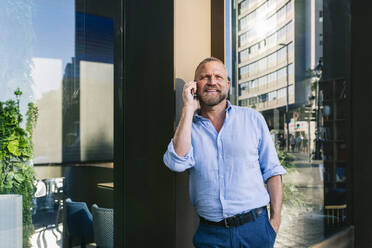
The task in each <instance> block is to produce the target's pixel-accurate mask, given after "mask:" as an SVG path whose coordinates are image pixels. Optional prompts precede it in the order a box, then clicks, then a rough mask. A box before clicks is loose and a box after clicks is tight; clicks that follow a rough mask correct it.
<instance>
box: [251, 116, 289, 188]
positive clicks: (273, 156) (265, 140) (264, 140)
mask: <svg viewBox="0 0 372 248" xmlns="http://www.w3.org/2000/svg"><path fill="white" fill-rule="evenodd" d="M257 119H258V123H257V124H258V129H259V132H260V140H259V145H258V156H259V162H260V167H261V173H262V177H263V180H264V182H265V183H266V181H267V179H269V178H270V177H272V176H276V175H282V174H285V173H286V171H285V169H284V168H283V166H281V164H280V161H279V158H278V154H277V152H276V149H275V145H274V142H273V140H272V138H271V135H270V132H269V129H268V127H267V124H266V121H265V119H264V117H263V116H262V115H261V114H258V118H257Z"/></svg>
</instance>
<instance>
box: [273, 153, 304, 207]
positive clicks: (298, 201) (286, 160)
mask: <svg viewBox="0 0 372 248" xmlns="http://www.w3.org/2000/svg"><path fill="white" fill-rule="evenodd" d="M277 153H278V157H279V161H280V164H281V165H282V166H283V167H284V168H285V169H286V170H287V174H292V173H298V171H297V170H296V168H295V164H294V163H293V161H294V158H293V157H292V156H291V155H290V154H289V153H288V152H287V151H280V150H279V149H277ZM283 204H284V205H287V206H296V207H302V206H304V195H303V194H302V193H301V192H300V191H299V190H298V189H297V187H296V185H295V184H293V183H289V182H285V183H283Z"/></svg>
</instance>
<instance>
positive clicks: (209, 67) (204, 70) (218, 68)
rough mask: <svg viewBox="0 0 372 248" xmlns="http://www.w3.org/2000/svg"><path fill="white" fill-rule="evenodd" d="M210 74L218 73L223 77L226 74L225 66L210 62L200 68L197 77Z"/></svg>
mask: <svg viewBox="0 0 372 248" xmlns="http://www.w3.org/2000/svg"><path fill="white" fill-rule="evenodd" d="M210 73H219V74H223V75H225V74H226V69H225V66H224V65H222V64H221V63H220V62H217V61H210V62H207V63H205V64H203V65H202V66H200V68H199V69H198V71H197V75H200V74H210Z"/></svg>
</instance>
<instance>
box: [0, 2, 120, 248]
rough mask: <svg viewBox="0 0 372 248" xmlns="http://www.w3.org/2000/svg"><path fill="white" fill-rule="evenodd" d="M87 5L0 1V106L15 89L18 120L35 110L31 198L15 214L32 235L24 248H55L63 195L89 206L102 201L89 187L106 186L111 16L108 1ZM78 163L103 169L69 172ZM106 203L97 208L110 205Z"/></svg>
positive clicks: (110, 120) (110, 157) (111, 79)
mask: <svg viewBox="0 0 372 248" xmlns="http://www.w3.org/2000/svg"><path fill="white" fill-rule="evenodd" d="M88 2H89V1H84V0H76V1H75V0H64V1H45V0H32V1H28V0H19V1H18V0H17V1H0V16H1V18H0V30H1V40H0V54H1V58H0V102H5V101H8V100H11V99H15V98H14V94H13V92H14V91H15V90H16V89H17V88H19V89H20V91H21V92H22V95H21V96H20V97H19V101H20V106H19V108H20V112H21V114H22V115H23V116H25V117H24V121H27V117H26V115H27V113H30V112H27V108H28V107H27V104H28V103H29V102H30V103H33V104H35V106H36V107H37V109H38V115H37V120H36V124H35V126H34V128H33V130H32V132H31V133H30V135H31V136H30V137H31V138H32V144H33V160H32V161H27V165H29V164H33V167H32V168H33V172H34V173H35V179H36V180H35V181H33V182H32V181H30V182H29V183H30V184H28V185H31V184H34V185H36V192H35V193H34V194H32V195H27V198H26V197H25V198H24V200H25V201H26V200H27V199H30V201H31V203H30V207H27V209H24V211H23V213H24V216H23V217H24V218H25V219H24V222H23V223H24V224H25V229H24V232H23V234H24V235H28V232H25V231H28V230H31V229H30V228H29V227H30V226H26V223H27V225H33V227H34V229H35V230H36V233H34V234H33V236H32V237H31V239H30V240H31V245H32V247H39V245H38V242H39V243H40V241H42V243H43V246H45V247H54V246H55V245H56V244H60V245H62V229H63V228H64V227H63V225H62V223H61V220H62V218H59V219H58V218H56V217H58V216H59V215H60V214H61V213H62V212H61V207H62V206H63V203H62V202H63V199H64V197H65V196H67V197H72V196H74V197H75V198H74V199H75V200H78V199H79V200H80V201H85V202H87V204H88V206H91V205H92V203H93V202H91V201H92V199H93V198H94V200H97V201H99V200H102V199H101V197H100V196H98V195H95V193H96V192H95V190H96V188H97V184H96V183H97V182H100V181H102V180H106V181H107V180H112V181H113V171H112V166H113V146H114V143H113V139H114V102H113V96H114V16H115V13H114V7H113V6H112V3H108V2H107V3H106V2H105V3H103V2H99V1H96V2H95V4H93V5H94V6H92V5H90V4H87V3H88ZM0 121H3V119H1V120H0ZM23 125H24V127H26V126H25V123H23ZM1 138H2V140H1V142H3V138H4V137H1ZM22 145H23V144H22ZM0 164H1V166H0V167H2V166H3V161H0ZM81 164H85V165H88V164H89V165H91V164H94V165H97V164H99V165H100V166H106V167H108V168H107V171H105V172H103V173H96V174H95V173H93V172H92V171H93V170H90V171H89V170H84V169H82V168H81V167H82V166H74V165H81ZM46 165H47V166H46ZM25 168H26V167H25ZM85 168H87V167H85ZM23 169H24V168H23V167H22V171H23ZM80 169H82V170H80ZM78 170H80V174H79V173H77V172H76V171H78ZM0 171H1V169H0ZM82 171H84V173H81V172H82ZM95 172H97V171H95ZM0 174H2V173H0ZM17 176H18V175H17ZM86 178H89V180H88V179H86ZM110 178H111V179H110ZM17 180H18V179H17ZM18 181H21V179H19V180H18ZM88 181H89V183H91V184H90V185H89V187H91V188H89V192H88V190H87V189H86V187H87V184H88ZM93 181H94V182H93ZM1 186H2V185H1ZM2 189H3V187H0V193H4V192H3V190H2ZM23 191H24V192H26V191H27V192H32V190H29V191H28V190H23ZM108 194H110V193H108ZM109 199H110V197H109V196H108V197H107V201H106V203H107V205H106V206H104V205H101V206H102V207H112V206H113V203H112V202H109ZM25 206H26V205H25ZM30 209H32V211H31V212H30V211H29V210H30ZM28 214H32V215H33V216H29V215H28ZM31 220H32V223H30V221H31ZM46 226H49V227H51V228H50V229H49V228H48V232H49V233H48V234H46V233H45V232H44V231H45V227H46ZM1 228H3V227H1ZM47 235H50V236H51V237H54V238H55V239H54V246H53V244H50V243H44V241H45V239H44V238H45V236H47ZM41 237H42V240H41ZM46 242H49V241H48V240H46ZM0 246H1V245H0ZM24 247H26V244H25V245H24Z"/></svg>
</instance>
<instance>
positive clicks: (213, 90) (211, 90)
mask: <svg viewBox="0 0 372 248" xmlns="http://www.w3.org/2000/svg"><path fill="white" fill-rule="evenodd" d="M205 92H207V93H218V92H220V91H219V90H217V89H206V90H205Z"/></svg>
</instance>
